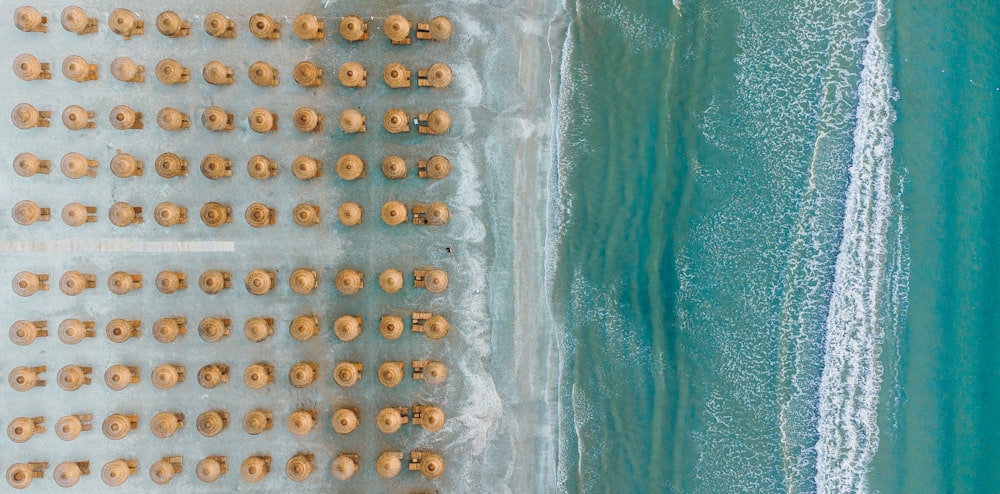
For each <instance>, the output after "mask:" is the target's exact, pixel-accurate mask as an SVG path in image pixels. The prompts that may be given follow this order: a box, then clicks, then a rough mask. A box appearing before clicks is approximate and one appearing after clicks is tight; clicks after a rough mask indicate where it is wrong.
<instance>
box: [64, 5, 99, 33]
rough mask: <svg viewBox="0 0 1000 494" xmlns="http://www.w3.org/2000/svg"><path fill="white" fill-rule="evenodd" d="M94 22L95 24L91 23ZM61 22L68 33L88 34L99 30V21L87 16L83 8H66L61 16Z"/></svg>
mask: <svg viewBox="0 0 1000 494" xmlns="http://www.w3.org/2000/svg"><path fill="white" fill-rule="evenodd" d="M91 21H93V22H91ZM59 22H60V24H62V27H63V29H65V30H66V31H67V32H71V33H76V34H87V33H91V32H94V31H95V30H97V25H96V24H97V19H91V18H90V17H88V16H87V11H85V10H83V8H81V7H76V6H72V7H66V8H64V9H63V11H62V14H61V15H60V16H59Z"/></svg>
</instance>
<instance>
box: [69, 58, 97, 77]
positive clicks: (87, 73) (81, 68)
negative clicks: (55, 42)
mask: <svg viewBox="0 0 1000 494" xmlns="http://www.w3.org/2000/svg"><path fill="white" fill-rule="evenodd" d="M62 69H63V75H64V76H65V77H66V78H67V79H69V80H71V81H74V82H85V81H93V80H95V79H97V65H94V64H92V63H90V62H87V60H85V59H84V58H83V57H81V56H79V55H71V56H68V57H66V59H65V60H63V66H62Z"/></svg>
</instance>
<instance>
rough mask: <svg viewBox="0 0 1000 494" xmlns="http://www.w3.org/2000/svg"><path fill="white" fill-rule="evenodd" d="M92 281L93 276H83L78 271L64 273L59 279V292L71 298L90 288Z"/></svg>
mask: <svg viewBox="0 0 1000 494" xmlns="http://www.w3.org/2000/svg"><path fill="white" fill-rule="evenodd" d="M88 278H89V281H88ZM93 279H94V275H85V274H83V273H81V272H79V271H66V272H65V273H63V275H62V276H61V277H59V290H61V291H62V292H63V293H64V294H66V295H69V296H71V297H72V296H76V295H79V294H81V293H83V291H84V290H86V289H87V288H90V287H92V286H93Z"/></svg>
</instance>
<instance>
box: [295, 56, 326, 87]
mask: <svg viewBox="0 0 1000 494" xmlns="http://www.w3.org/2000/svg"><path fill="white" fill-rule="evenodd" d="M292 78H293V79H295V82H297V83H298V84H299V85H300V86H302V87H313V86H320V85H322V84H323V69H321V68H320V67H319V66H318V65H316V64H315V63H312V62H310V61H308V60H305V61H302V62H299V63H297V64H295V67H294V68H293V69H292Z"/></svg>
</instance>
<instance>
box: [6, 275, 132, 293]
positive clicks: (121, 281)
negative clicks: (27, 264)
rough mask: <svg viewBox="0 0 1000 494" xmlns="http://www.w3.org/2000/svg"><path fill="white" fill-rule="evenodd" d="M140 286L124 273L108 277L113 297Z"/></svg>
mask: <svg viewBox="0 0 1000 494" xmlns="http://www.w3.org/2000/svg"><path fill="white" fill-rule="evenodd" d="M18 274H20V273H18ZM141 286H142V283H137V282H136V280H135V278H133V277H132V275H131V274H128V273H126V272H124V271H115V272H114V273H111V275H109V276H108V290H109V291H110V292H111V293H113V294H115V295H125V294H126V293H128V292H130V291H132V290H135V289H137V288H140V287H141Z"/></svg>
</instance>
